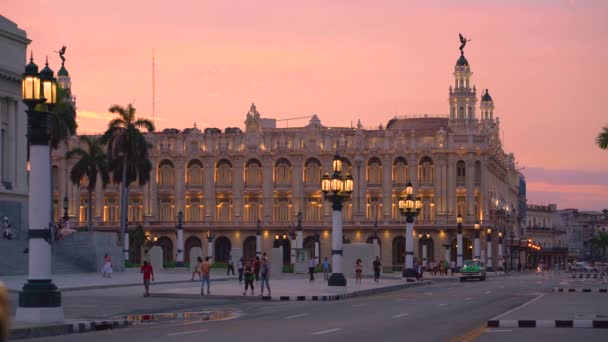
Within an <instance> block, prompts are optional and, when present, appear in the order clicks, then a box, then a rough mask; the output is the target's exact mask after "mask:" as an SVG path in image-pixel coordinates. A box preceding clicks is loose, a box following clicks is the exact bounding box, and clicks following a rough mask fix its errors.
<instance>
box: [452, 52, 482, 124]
mask: <svg viewBox="0 0 608 342" xmlns="http://www.w3.org/2000/svg"><path fill="white" fill-rule="evenodd" d="M471 75H472V73H471V67H470V66H469V61H467V59H466V58H465V57H464V52H463V51H462V50H461V51H460V58H458V60H457V61H456V66H454V88H452V87H450V124H471V123H473V122H474V121H475V119H476V117H475V106H476V104H477V95H476V89H475V86H473V87H472V88H471Z"/></svg>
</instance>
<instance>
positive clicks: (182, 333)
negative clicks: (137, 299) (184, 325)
mask: <svg viewBox="0 0 608 342" xmlns="http://www.w3.org/2000/svg"><path fill="white" fill-rule="evenodd" d="M205 331H209V330H207V329H202V330H192V331H182V332H176V333H171V334H167V336H177V335H185V334H194V333H199V332H205Z"/></svg>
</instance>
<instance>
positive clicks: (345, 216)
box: [342, 199, 353, 221]
mask: <svg viewBox="0 0 608 342" xmlns="http://www.w3.org/2000/svg"><path fill="white" fill-rule="evenodd" d="M352 219H353V202H352V200H350V199H349V200H348V201H346V202H344V203H342V220H343V221H347V220H352Z"/></svg>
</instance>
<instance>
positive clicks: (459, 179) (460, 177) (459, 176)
mask: <svg viewBox="0 0 608 342" xmlns="http://www.w3.org/2000/svg"><path fill="white" fill-rule="evenodd" d="M465 184H466V164H465V163H464V161H462V160H459V161H458V162H457V163H456V186H465Z"/></svg>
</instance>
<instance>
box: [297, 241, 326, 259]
mask: <svg viewBox="0 0 608 342" xmlns="http://www.w3.org/2000/svg"><path fill="white" fill-rule="evenodd" d="M302 248H303V249H304V250H305V251H307V252H308V257H309V258H310V257H313V258H317V260H319V259H318V258H319V257H320V256H319V255H315V237H314V236H308V237H306V238H305V239H304V241H303V242H302ZM320 250H321V248H320V246H319V253H320V252H321V251H320Z"/></svg>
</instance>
